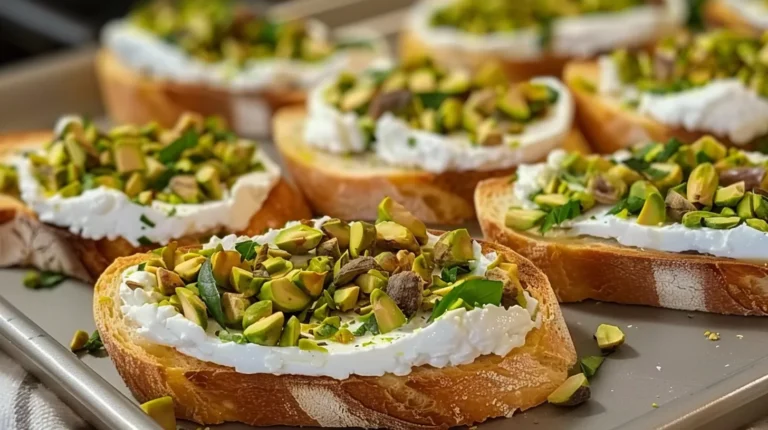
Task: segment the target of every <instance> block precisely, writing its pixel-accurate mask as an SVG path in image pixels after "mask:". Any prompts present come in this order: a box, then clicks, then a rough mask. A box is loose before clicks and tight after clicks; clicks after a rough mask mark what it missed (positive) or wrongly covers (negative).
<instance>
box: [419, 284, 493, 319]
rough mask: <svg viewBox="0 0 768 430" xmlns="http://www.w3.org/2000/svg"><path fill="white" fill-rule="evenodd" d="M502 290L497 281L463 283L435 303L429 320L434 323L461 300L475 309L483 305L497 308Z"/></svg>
mask: <svg viewBox="0 0 768 430" xmlns="http://www.w3.org/2000/svg"><path fill="white" fill-rule="evenodd" d="M503 289H504V283H502V282H499V281H489V280H487V279H471V280H469V281H466V282H463V283H461V284H460V285H458V286H456V287H454V288H453V289H452V290H451V292H450V293H448V294H446V295H445V297H444V298H443V300H440V301H439V302H437V304H436V305H435V308H434V309H433V310H432V315H431V316H430V317H429V320H430V321H434V320H435V319H437V318H439V317H440V316H441V315H442V314H444V313H445V312H446V310H448V308H449V307H450V306H451V305H452V304H453V303H454V302H455V301H456V300H458V299H462V300H464V302H466V303H469V304H470V305H472V306H475V307H479V306H484V305H496V306H499V305H500V304H501V293H502V291H503Z"/></svg>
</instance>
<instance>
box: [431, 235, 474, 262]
mask: <svg viewBox="0 0 768 430" xmlns="http://www.w3.org/2000/svg"><path fill="white" fill-rule="evenodd" d="M433 258H434V261H435V263H436V264H438V265H439V266H442V267H453V266H458V265H464V264H468V263H469V262H470V261H471V260H473V259H474V258H475V257H474V251H473V249H472V238H471V237H470V235H469V232H468V231H467V230H466V229H463V228H462V229H458V230H452V231H448V232H445V233H443V234H442V235H441V236H440V238H439V239H438V240H437V243H435V247H434V256H433Z"/></svg>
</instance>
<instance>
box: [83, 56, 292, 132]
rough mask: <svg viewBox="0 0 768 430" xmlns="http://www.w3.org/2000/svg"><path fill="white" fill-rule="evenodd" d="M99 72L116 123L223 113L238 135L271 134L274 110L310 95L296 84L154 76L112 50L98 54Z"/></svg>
mask: <svg viewBox="0 0 768 430" xmlns="http://www.w3.org/2000/svg"><path fill="white" fill-rule="evenodd" d="M96 76H97V78H98V80H99V85H100V88H101V92H102V94H103V96H104V104H105V105H106V108H107V112H108V113H109V116H110V118H111V119H112V120H113V121H114V122H116V123H120V124H122V123H130V124H145V123H148V122H150V121H157V122H158V123H159V124H160V125H162V126H165V127H172V126H173V125H174V124H175V123H176V120H178V119H179V117H180V116H181V115H182V114H184V113H185V112H197V113H200V114H202V115H206V116H209V115H219V116H222V117H223V118H225V119H226V120H227V122H228V123H229V124H230V125H231V126H232V128H233V130H235V132H237V133H238V134H243V135H249V136H256V135H266V134H267V133H268V132H269V126H270V118H271V116H272V113H274V112H276V111H277V110H278V109H279V108H281V107H283V106H290V105H296V104H301V103H304V101H305V99H306V93H305V92H304V91H303V90H300V89H296V88H279V87H271V88H269V89H266V90H263V91H247V92H231V91H227V90H226V89H223V88H215V87H211V86H207V85H202V84H197V83H182V82H173V81H169V80H164V79H158V78H153V77H151V76H148V75H146V74H143V73H141V72H140V71H136V70H133V69H131V68H129V67H128V66H126V65H125V64H123V63H121V62H120V60H119V59H118V58H117V56H116V55H115V54H114V53H112V52H110V51H109V50H108V49H102V50H101V51H99V53H98V54H97V55H96Z"/></svg>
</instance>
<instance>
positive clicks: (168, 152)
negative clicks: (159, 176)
mask: <svg viewBox="0 0 768 430" xmlns="http://www.w3.org/2000/svg"><path fill="white" fill-rule="evenodd" d="M198 140H200V135H199V134H198V133H197V131H195V130H192V129H189V130H187V131H185V132H184V134H182V135H181V137H179V138H178V139H176V140H174V141H173V142H171V143H170V144H169V145H167V146H165V147H164V148H163V149H161V150H160V151H158V153H157V159H158V160H159V161H160V162H161V163H163V164H165V163H170V162H173V161H177V160H178V159H179V157H181V153H182V152H184V150H186V149H190V148H194V147H195V146H197V142H198Z"/></svg>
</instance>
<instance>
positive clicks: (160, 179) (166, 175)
mask: <svg viewBox="0 0 768 430" xmlns="http://www.w3.org/2000/svg"><path fill="white" fill-rule="evenodd" d="M175 174H176V171H175V170H174V169H173V163H168V164H167V165H166V169H165V170H163V172H162V173H160V175H158V176H157V179H155V180H154V181H152V183H151V184H150V187H151V188H152V189H153V190H163V189H165V187H167V186H168V183H169V182H171V178H173V175H175Z"/></svg>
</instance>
